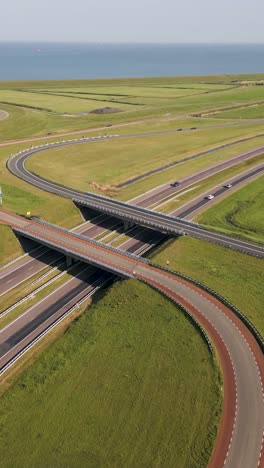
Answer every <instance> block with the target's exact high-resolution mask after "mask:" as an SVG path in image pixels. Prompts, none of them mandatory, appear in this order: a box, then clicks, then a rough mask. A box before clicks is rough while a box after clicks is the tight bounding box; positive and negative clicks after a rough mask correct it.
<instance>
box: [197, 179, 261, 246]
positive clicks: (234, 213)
mask: <svg viewBox="0 0 264 468" xmlns="http://www.w3.org/2000/svg"><path fill="white" fill-rule="evenodd" d="M197 221H198V222H199V223H200V224H204V225H206V226H208V227H212V228H213V229H215V228H217V229H219V230H221V231H223V232H226V233H228V234H231V235H232V234H235V235H239V236H240V237H245V238H247V239H250V240H253V241H257V242H261V241H262V242H263V241H264V178H263V177H260V178H259V179H257V180H255V181H253V182H250V183H249V184H248V185H246V187H243V188H241V189H240V190H238V191H236V192H235V193H233V194H231V195H229V197H227V198H225V199H224V200H222V201H221V202H219V203H217V204H216V205H213V206H212V207H211V208H209V209H208V210H207V211H205V212H204V213H202V214H201V215H199V216H198V218H197Z"/></svg>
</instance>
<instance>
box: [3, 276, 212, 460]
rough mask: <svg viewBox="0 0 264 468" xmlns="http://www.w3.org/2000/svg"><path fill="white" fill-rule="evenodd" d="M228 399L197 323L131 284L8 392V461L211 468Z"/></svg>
mask: <svg viewBox="0 0 264 468" xmlns="http://www.w3.org/2000/svg"><path fill="white" fill-rule="evenodd" d="M220 405H221V396H220V377H219V373H218V370H217V367H216V363H215V362H214V361H213V360H212V358H210V357H209V354H208V350H207V348H206V345H205V344H204V342H203V341H202V339H201V337H200V335H199V334H198V332H197V331H196V330H195V329H194V328H193V327H192V325H191V324H190V322H189V321H188V319H186V318H185V317H184V315H183V314H182V313H181V312H179V311H178V310H177V308H176V307H175V306H174V305H173V304H172V303H170V302H169V301H168V300H166V299H165V298H163V297H162V296H160V295H159V294H158V293H156V292H153V291H152V290H151V289H149V288H148V287H146V286H144V285H142V284H140V283H138V282H134V281H128V282H122V283H119V284H116V285H115V286H114V287H112V288H111V290H109V291H108V292H107V293H106V294H105V296H104V297H103V298H102V299H101V300H100V302H98V303H95V304H94V305H93V306H92V307H91V308H90V309H89V310H88V311H87V312H86V313H85V314H84V315H83V316H82V317H81V319H80V320H79V321H78V322H77V323H76V324H75V325H74V327H72V328H71V329H70V330H69V331H68V332H67V333H66V334H65V335H64V336H63V337H62V338H61V339H60V340H59V341H57V343H55V344H53V345H52V346H51V347H50V348H49V349H48V350H47V351H46V352H45V353H43V354H42V355H41V356H40V358H39V359H38V361H37V362H36V363H35V365H34V366H33V367H31V368H29V369H28V370H27V371H26V372H25V373H24V374H23V375H22V376H21V377H20V378H19V380H18V381H17V382H16V383H15V385H14V386H13V387H12V388H11V389H10V390H9V392H8V393H7V394H5V395H4V396H3V397H2V398H1V404H0V423H1V435H0V448H1V459H2V461H3V460H4V464H5V467H9V466H10V467H11V466H12V467H14V466H18V465H19V466H21V467H23V466H27V467H31V466H32V467H33V466H44V465H45V466H54V467H55V466H62V464H64V465H66V466H76V464H77V465H78V466H87V465H89V466H94V465H96V466H99V465H100V466H117V465H118V466H124V465H126V466H146V465H151V466H161V465H162V466H168V467H169V466H171V467H179V468H180V467H182V466H195V467H197V468H198V467H204V466H205V465H206V464H207V462H208V458H209V456H210V453H211V449H212V444H213V441H214V438H215V435H216V428H217V423H218V420H219V414H220ZM25 406H26V407H27V411H25ZM44 420H45V424H44ZM25 427H26V428H27V430H26V431H25V430H24V428H25Z"/></svg>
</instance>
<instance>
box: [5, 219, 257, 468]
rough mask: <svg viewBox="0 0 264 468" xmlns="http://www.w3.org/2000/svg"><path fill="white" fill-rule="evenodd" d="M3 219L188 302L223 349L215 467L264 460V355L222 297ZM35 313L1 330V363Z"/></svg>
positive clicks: (86, 244)
mask: <svg viewBox="0 0 264 468" xmlns="http://www.w3.org/2000/svg"><path fill="white" fill-rule="evenodd" d="M0 222H2V223H4V224H7V225H9V226H12V227H14V228H17V229H19V230H22V231H23V232H24V233H25V234H26V235H28V236H30V237H36V236H37V237H38V238H39V240H40V241H42V242H45V243H46V244H48V245H49V244H50V243H53V244H55V245H56V247H57V248H58V249H60V250H62V251H68V252H70V253H71V254H73V255H74V256H76V257H82V258H84V259H85V261H87V262H88V263H90V262H92V263H94V264H98V265H101V266H103V268H104V269H107V270H110V271H116V270H119V271H120V273H122V274H123V275H124V276H128V277H129V276H134V277H136V278H138V279H140V280H142V281H145V282H146V283H148V284H150V285H153V286H155V287H156V288H158V289H159V290H160V291H162V292H164V293H166V294H168V295H170V296H171V297H172V298H173V299H174V300H176V301H178V302H180V303H181V304H182V305H184V306H185V307H186V308H187V309H188V310H189V311H190V312H191V313H192V314H193V315H195V317H196V318H197V319H198V320H199V321H200V323H201V324H202V326H203V327H204V328H205V329H206V330H207V333H208V334H209V336H210V338H211V339H212V341H213V342H214V345H215V347H216V349H217V351H218V355H219V358H220V362H221V366H222V370H223V374H224V396H225V398H224V412H223V417H222V424H221V429H220V432H219V435H218V438H217V443H216V447H215V451H214V453H213V456H212V461H211V466H212V467H214V468H216V467H222V466H223V465H224V463H225V466H227V467H229V468H234V467H239V468H249V467H250V468H254V467H257V466H258V464H259V462H260V463H262V460H261V453H262V449H263V447H262V438H263V430H264V396H263V378H264V367H263V355H262V353H261V350H260V348H259V346H258V344H257V343H256V341H255V340H254V338H253V336H252V335H251V334H250V333H249V331H248V330H247V328H246V327H245V326H244V325H243V324H242V323H241V322H240V321H239V320H238V319H237V318H236V317H234V315H233V313H232V312H231V311H230V310H229V309H227V308H226V307H225V306H223V305H222V304H221V303H220V302H219V301H218V300H216V299H214V298H213V297H212V296H210V295H209V294H207V293H205V292H204V291H201V290H200V289H198V288H197V287H196V286H194V285H192V284H191V283H189V282H187V281H185V280H183V279H180V278H178V277H176V276H174V275H173V274H170V273H167V272H164V271H162V270H160V269H159V268H155V267H153V266H152V265H149V264H148V263H146V262H143V261H142V260H140V259H137V258H135V257H131V256H126V255H123V254H122V253H121V252H119V251H116V250H110V249H108V248H107V247H106V246H103V245H101V244H100V245H99V244H94V243H92V242H91V241H89V240H87V239H84V238H81V239H79V238H78V237H76V236H73V235H72V234H71V233H69V232H63V231H60V230H57V229H55V228H53V227H51V226H43V225H40V224H39V223H37V222H34V221H31V220H27V219H25V218H21V217H19V216H16V215H13V214H11V213H8V212H5V211H3V210H2V211H1V212H0ZM30 324H31V317H30V313H28V314H27V315H25V314H23V316H21V317H19V318H18V319H17V320H16V321H15V322H12V323H11V324H10V325H8V326H7V327H6V328H5V329H3V330H2V331H1V332H0V347H1V348H0V349H1V358H0V362H1V366H3V365H4V364H5V360H6V359H7V357H8V359H9V358H10V352H11V351H12V343H13V342H14V340H15V339H16V338H17V337H18V336H19V335H20V334H23V333H24V331H25V327H29V328H30V326H32V324H31V325H30Z"/></svg>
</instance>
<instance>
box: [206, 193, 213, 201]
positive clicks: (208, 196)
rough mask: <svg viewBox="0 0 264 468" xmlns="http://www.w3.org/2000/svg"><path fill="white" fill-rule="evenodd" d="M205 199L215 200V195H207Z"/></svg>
mask: <svg viewBox="0 0 264 468" xmlns="http://www.w3.org/2000/svg"><path fill="white" fill-rule="evenodd" d="M205 198H206V200H213V198H214V195H211V194H210V195H206V197H205Z"/></svg>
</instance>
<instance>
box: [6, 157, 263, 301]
mask: <svg viewBox="0 0 264 468" xmlns="http://www.w3.org/2000/svg"><path fill="white" fill-rule="evenodd" d="M251 154H252V153H251V152H249V153H244V154H243V155H239V156H235V157H232V158H230V159H228V160H227V161H223V162H221V163H218V164H214V165H212V166H211V167H209V168H207V169H204V170H202V171H199V172H197V173H195V174H192V175H191V176H188V177H186V178H185V179H183V180H181V184H180V186H178V187H171V185H170V184H164V185H162V186H160V187H157V188H155V189H153V190H150V191H149V192H146V193H145V194H144V195H140V196H138V197H137V198H135V199H133V200H131V202H133V204H134V205H137V206H141V207H148V206H151V205H153V204H154V203H158V202H162V201H163V200H167V199H169V197H172V196H175V195H177V193H178V192H179V191H182V190H184V189H188V188H189V187H191V186H192V185H193V184H195V183H200V182H201V181H203V180H205V179H206V178H207V177H209V176H212V175H214V174H216V173H218V172H221V171H223V170H225V169H227V168H229V167H232V166H234V165H237V164H239V163H240V162H243V161H245V160H248V159H250V158H251V157H252V156H251ZM253 154H255V153H253ZM257 167H258V168H260V165H259V166H257ZM254 171H255V169H254V168H252V169H249V170H246V171H244V172H243V173H242V174H241V176H236V177H233V178H232V179H230V180H228V182H230V181H232V185H233V186H236V185H239V182H238V181H239V180H240V178H244V177H247V178H248V179H246V180H250V178H251V175H252V173H253V174H254ZM240 183H241V180H240ZM221 188H222V184H220V185H219V186H218V187H217V189H221ZM224 190H226V189H224ZM221 191H222V190H220V192H221ZM206 193H207V192H206ZM206 193H204V194H203V195H201V196H200V197H198V198H197V199H195V200H192V201H190V202H188V203H187V204H185V205H184V206H183V207H180V208H178V209H177V210H175V211H173V212H172V213H171V215H176V216H178V217H181V218H184V217H185V216H187V217H188V216H190V215H191V214H193V213H195V212H196V211H197V209H198V208H200V207H203V206H204V207H206V206H207V205H208V200H207V201H206V200H205V199H204V196H205V195H206ZM208 193H209V192H208ZM214 194H215V197H216V198H218V197H219V196H220V193H219V190H218V192H217V193H215V192H214ZM223 194H224V192H223ZM211 203H212V202H210V204H211ZM120 226H121V224H119V222H118V221H117V220H114V219H113V218H110V217H109V216H107V215H99V216H97V217H96V218H93V219H92V220H91V222H90V223H86V224H84V225H82V226H80V227H77V228H75V229H74V231H75V232H79V233H82V234H83V235H85V236H88V237H91V238H94V237H96V236H98V235H100V234H102V233H103V232H104V231H105V229H116V228H117V227H120ZM32 257H33V258H32ZM57 259H58V253H56V252H54V251H51V252H50V253H49V254H47V249H46V248H44V247H42V248H41V249H38V250H37V251H36V253H34V256H33V254H31V256H28V257H25V258H22V259H20V260H19V261H18V262H14V263H13V264H11V265H10V266H8V267H6V268H3V269H2V270H0V280H1V278H2V279H4V278H5V281H1V284H0V294H4V293H6V292H8V291H9V290H11V289H12V288H14V287H16V286H18V285H19V284H20V283H21V282H22V281H24V279H25V278H30V277H31V276H33V275H34V274H36V273H38V272H39V271H41V270H42V269H43V268H44V267H45V266H47V265H48V264H53V262H56V260H57Z"/></svg>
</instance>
